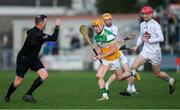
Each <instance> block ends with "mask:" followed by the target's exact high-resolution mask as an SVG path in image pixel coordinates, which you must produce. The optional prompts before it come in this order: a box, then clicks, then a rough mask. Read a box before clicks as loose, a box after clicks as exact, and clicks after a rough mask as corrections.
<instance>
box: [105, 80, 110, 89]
mask: <svg viewBox="0 0 180 110" xmlns="http://www.w3.org/2000/svg"><path fill="white" fill-rule="evenodd" d="M105 88H106V90H109V82H106V84H105Z"/></svg>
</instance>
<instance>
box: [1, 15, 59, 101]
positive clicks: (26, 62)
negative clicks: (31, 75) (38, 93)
mask: <svg viewBox="0 0 180 110" xmlns="http://www.w3.org/2000/svg"><path fill="white" fill-rule="evenodd" d="M60 23H61V20H60V19H59V18H58V19H56V23H55V29H54V32H53V34H52V35H48V34H45V33H43V30H44V29H45V28H46V24H47V16H46V15H38V16H36V17H35V26H34V27H33V28H31V29H30V30H28V31H27V38H26V40H25V42H24V45H23V47H22V49H21V50H20V52H19V53H18V55H17V67H16V77H15V80H14V82H12V84H11V85H10V86H9V89H8V91H7V94H6V96H5V97H4V100H5V102H9V101H10V97H11V95H12V94H13V92H14V91H15V90H16V88H17V87H18V86H19V85H20V84H21V83H22V81H23V78H24V76H25V74H26V72H27V71H28V69H31V70H33V71H35V72H37V74H38V77H37V78H36V79H35V80H34V82H33V84H32V86H31V87H30V88H29V90H28V91H27V92H26V93H25V95H24V96H23V97H22V99H23V100H24V101H27V102H32V103H35V102H37V100H36V99H35V98H34V97H33V95H32V93H33V92H34V91H35V90H36V89H37V88H38V87H39V86H40V85H41V84H42V83H43V82H44V80H46V79H47V77H48V72H47V70H46V69H45V67H44V65H43V64H42V62H41V61H40V60H39V58H38V54H39V51H40V49H41V46H42V45H43V43H45V42H46V41H53V42H56V41H57V38H58V33H59V25H60Z"/></svg>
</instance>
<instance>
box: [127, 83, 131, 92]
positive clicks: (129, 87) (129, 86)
mask: <svg viewBox="0 0 180 110" xmlns="http://www.w3.org/2000/svg"><path fill="white" fill-rule="evenodd" d="M127 91H128V92H130V91H131V84H128V87H127Z"/></svg>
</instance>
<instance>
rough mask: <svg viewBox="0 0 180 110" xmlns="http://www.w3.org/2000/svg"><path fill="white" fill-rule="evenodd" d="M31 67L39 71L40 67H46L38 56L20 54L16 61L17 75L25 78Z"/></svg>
mask: <svg viewBox="0 0 180 110" xmlns="http://www.w3.org/2000/svg"><path fill="white" fill-rule="evenodd" d="M29 68H30V69H31V70H33V71H38V70H39V69H41V68H44V65H43V64H42V62H41V61H40V60H39V58H38V57H35V58H27V57H25V56H23V55H20V54H18V56H17V62H16V75H17V76H19V77H21V78H23V77H24V75H25V74H26V72H27V71H28V69H29Z"/></svg>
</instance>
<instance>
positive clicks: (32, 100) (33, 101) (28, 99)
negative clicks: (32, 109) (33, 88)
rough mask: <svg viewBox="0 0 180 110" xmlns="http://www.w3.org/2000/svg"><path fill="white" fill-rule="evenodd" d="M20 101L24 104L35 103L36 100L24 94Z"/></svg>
mask: <svg viewBox="0 0 180 110" xmlns="http://www.w3.org/2000/svg"><path fill="white" fill-rule="evenodd" d="M22 99H23V100H24V101H26V102H31V103H36V102H37V100H36V99H35V98H34V97H33V96H32V95H27V94H25V95H24V96H23V97H22Z"/></svg>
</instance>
